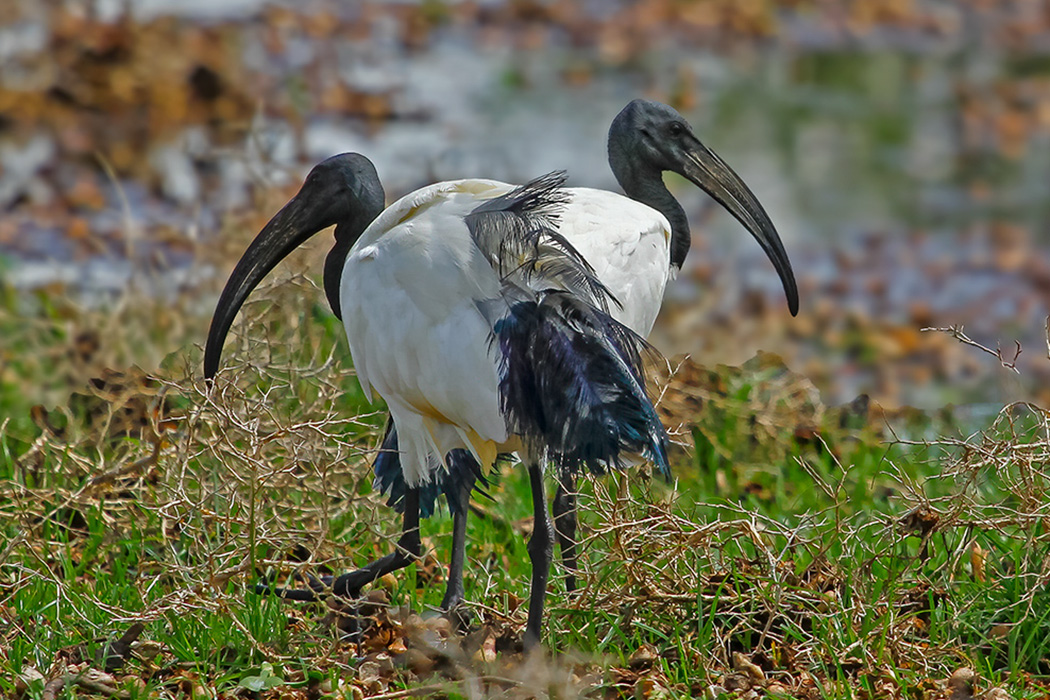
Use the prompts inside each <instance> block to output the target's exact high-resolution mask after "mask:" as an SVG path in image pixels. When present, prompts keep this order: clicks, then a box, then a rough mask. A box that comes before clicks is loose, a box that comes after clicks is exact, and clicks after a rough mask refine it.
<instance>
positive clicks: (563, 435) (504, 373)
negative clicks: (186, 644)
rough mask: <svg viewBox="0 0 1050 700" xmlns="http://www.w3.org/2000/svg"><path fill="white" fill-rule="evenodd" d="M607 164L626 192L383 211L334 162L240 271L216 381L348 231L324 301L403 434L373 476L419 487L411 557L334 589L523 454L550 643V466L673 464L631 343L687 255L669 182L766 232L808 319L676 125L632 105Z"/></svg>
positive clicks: (409, 517) (704, 154)
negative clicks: (253, 315)
mask: <svg viewBox="0 0 1050 700" xmlns="http://www.w3.org/2000/svg"><path fill="white" fill-rule="evenodd" d="M609 153H610V163H611V164H612V167H613V170H614V172H615V173H616V175H617V178H618V180H619V181H620V183H621V185H622V186H623V187H624V189H625V191H626V192H627V194H628V195H629V196H628V197H622V196H619V195H614V194H610V193H608V192H603V191H598V190H587V189H566V188H563V187H562V178H561V177H560V176H556V175H550V176H545V177H543V178H539V179H537V180H534V181H532V182H530V183H528V184H526V185H524V186H521V187H513V186H511V185H506V184H503V183H498V182H493V181H488V180H461V181H456V182H448V183H439V184H437V185H433V186H430V187H426V188H423V189H421V190H418V191H416V192H413V193H411V194H409V195H407V196H406V197H403V198H402V199H401V200H399V201H398V202H396V203H395V204H393V205H391V207H390V208H388V209H386V210H385V211H382V206H383V193H382V187H381V186H380V183H379V180H378V177H377V176H376V173H375V170H374V168H373V167H372V165H371V163H369V162H368V161H367V159H365V158H364V157H363V156H360V155H356V154H344V155H342V156H335V157H333V158H331V159H329V160H327V161H325V162H323V163H321V164H320V165H318V166H317V167H316V168H315V169H314V170H313V171H311V173H310V175H309V176H308V177H307V179H306V181H305V183H304V185H303V187H302V189H301V190H300V192H299V193H298V194H297V195H296V196H295V198H293V199H292V200H291V201H290V202H289V203H288V204H287V205H286V206H285V207H284V208H283V209H282V210H281V211H280V212H279V213H278V214H277V215H276V216H275V217H274V218H273V219H272V220H271V221H270V222H269V223H268V224H267V226H266V227H265V228H264V229H263V231H262V232H261V233H260V234H259V236H258V237H257V238H256V240H255V241H253V243H252V245H251V246H250V247H249V249H248V250H247V251H246V253H245V255H244V256H243V257H242V259H241V261H240V262H239V263H238V264H237V267H236V268H235V270H234V272H233V273H232V275H231V278H230V280H229V282H228V283H227V286H226V289H225V290H224V291H223V295H222V297H221V298H220V300H219V304H218V307H217V309H216V314H215V317H214V318H213V321H212V327H211V330H210V332H209V336H208V344H207V348H206V351H205V374H206V376H208V377H211V376H213V375H214V373H215V372H216V370H217V368H218V362H219V356H220V353H221V348H222V342H223V340H224V338H225V335H226V333H227V331H228V329H229V327H230V325H231V323H232V321H233V318H234V317H235V315H236V313H237V311H238V309H239V308H240V306H241V304H242V303H243V301H244V299H245V298H246V297H247V295H248V294H249V293H250V292H251V290H252V289H253V288H254V287H255V286H256V285H257V284H258V283H259V281H261V279H262V278H263V277H264V276H265V275H266V273H267V272H268V271H269V270H271V269H272V268H273V267H274V266H275V265H276V264H277V263H278V262H279V261H280V260H281V259H283V257H285V256H286V255H287V254H288V253H289V252H290V251H291V250H292V249H294V248H295V247H296V246H297V245H299V243H301V242H302V241H303V240H305V239H306V238H308V237H310V236H312V235H313V234H314V233H316V232H318V231H320V230H322V229H324V228H326V227H328V226H331V225H333V224H334V225H335V226H336V231H335V239H336V243H335V246H334V248H333V250H332V251H331V252H330V253H329V256H328V258H327V260H326V264H325V277H324V284H325V292H326V295H327V296H328V299H329V302H330V304H331V305H332V308H333V311H334V312H335V313H336V315H337V316H340V318H341V319H342V320H343V322H344V325H345V327H346V331H347V338H348V341H349V344H350V348H351V354H352V355H353V359H354V364H355V367H356V369H357V373H358V376H359V378H360V380H361V382H362V385H363V387H364V389H365V391H366V392H367V393H368V395H369V396H371V392H372V391H373V390H374V391H375V392H376V393H378V394H379V395H380V396H382V397H383V398H384V399H385V400H386V401H387V404H388V405H389V407H390V411H391V415H392V418H393V426H394V428H395V429H396V433H394V432H393V431H391V433H390V435H388V442H390V440H389V438H393V444H396V445H397V450H396V452H394V453H393V454H392V458H390V459H387V460H386V461H385V462H383V465H384V466H383V467H382V469H381V468H380V464H379V462H378V461H377V465H376V474H377V482H378V483H379V484H380V485H381V486H384V487H389V488H392V489H393V490H394V491H395V492H396V491H397V489H399V488H400V489H403V491H404V495H403V500H402V505H403V507H404V514H405V516H404V517H405V521H404V532H403V535H402V537H401V540H399V543H398V551H397V552H395V553H394V554H391V555H389V556H387V557H384V558H383V559H380V560H379V561H376V562H373V563H372V564H369V565H368V566H366V567H363V568H362V569H359V570H357V571H355V572H351V573H349V574H344V575H343V576H340V577H339V578H337V579H336V581H335V582H334V584H333V591H334V592H335V593H336V594H340V595H346V596H349V597H356V596H357V595H359V593H360V590H361V588H362V587H363V586H364V585H366V584H367V583H369V582H371V581H372V580H374V579H375V578H376V577H378V576H381V575H383V574H384V573H386V572H388V571H391V570H393V569H396V568H399V567H401V566H404V565H405V564H406V563H408V562H409V561H411V560H413V559H414V558H415V557H417V556H418V555H419V549H420V544H419V533H418V519H419V512H420V497H421V493H422V494H423V496H424V498H428V497H429V498H432V497H433V496H432V494H433V493H434V485H435V484H437V483H441V486H442V488H443V489H444V490H445V492H446V493H447V494H451V493H453V492H457V491H458V492H460V493H462V492H463V491H465V492H466V494H467V495H468V496H469V490H470V487H471V486H472V484H473V483H474V478H475V477H476V476H477V475H478V474H480V473H484V470H485V469H487V468H488V467H490V466H491V463H492V461H493V460H494V459H495V458H496V455H497V454H501V453H507V452H512V451H513V452H517V453H518V454H519V456H520V457H521V458H522V460H523V461H524V462H525V464H526V467H527V468H528V470H529V474H530V481H531V483H532V487H533V501H534V509H535V514H536V518H535V522H536V526H535V529H534V533H533V537H532V540H531V541H530V544H529V552H530V557H531V558H532V562H533V576H532V585H531V591H530V608H529V620H528V624H527V627H526V634H525V642H526V645H527V646H531V645H535V644H536V643H538V641H539V636H540V629H541V619H542V606H543V597H544V591H545V588H546V581H547V577H548V574H549V566H550V555H551V550H552V543H553V538H554V533H553V528H552V527H551V522H550V518H549V515H548V513H547V508H546V502H545V497H544V493H543V478H542V465H543V464H544V463H545V462H547V461H548V460H554V461H556V462H557V463H559V464H562V465H565V466H566V467H567V469H568V470H569V471H570V472H571V470H572V469H573V468H575V467H577V466H578V465H581V464H586V465H588V466H590V467H592V468H597V469H601V468H604V467H608V466H620V465H621V464H623V463H624V462H625V461H627V460H628V459H629V458H630V457H632V456H634V455H639V454H640V455H642V456H644V457H646V458H648V459H651V460H653V461H654V462H655V463H656V464H657V465H658V466H660V467H661V469H666V455H665V452H664V446H665V444H666V435H665V434H664V431H663V427H662V426H661V425H660V423H659V420H658V419H657V417H656V414H655V411H654V410H653V407H652V405H651V404H650V403H649V400H648V398H647V397H646V394H645V389H644V378H643V374H642V370H641V362H640V350H641V349H642V348H643V341H642V340H641V338H640V336H639V335H638V334H637V333H635V332H633V331H632V330H631V328H633V329H635V331H638V332H640V333H647V332H648V331H649V329H650V328H651V326H652V323H653V321H654V319H655V317H656V315H657V313H658V311H659V307H660V302H661V298H662V295H663V290H664V287H665V285H666V283H667V280H668V279H669V278H670V276H672V275H673V273H674V271H675V270H676V269H677V268H678V267H680V265H681V264H682V261H683V260H684V257H685V253H686V252H687V250H688V246H689V232H688V223H687V221H686V219H685V215H684V212H683V211H682V209H681V207H680V206H679V205H678V203H677V202H676V201H675V200H674V198H673V197H672V196H671V195H670V193H669V192H668V191H667V189H666V187H664V185H663V183H662V181H661V177H660V175H661V172H662V171H664V170H673V171H675V172H679V173H681V174H682V175H684V176H685V177H687V178H689V179H690V180H692V181H693V182H694V183H696V184H697V185H698V186H700V187H702V188H703V189H705V190H706V191H707V192H709V193H710V194H711V195H712V196H714V197H715V199H716V200H718V201H719V202H720V203H721V204H723V206H725V207H726V208H727V209H729V210H730V211H731V212H732V213H733V214H734V215H735V216H736V217H737V218H738V219H739V220H740V221H741V222H742V223H743V224H744V225H745V226H746V227H747V228H748V229H749V230H750V231H751V232H752V234H753V235H754V236H755V237H756V239H757V240H758V241H759V243H760V244H761V245H762V246H763V248H764V249H765V250H766V251H767V254H769V256H770V258H771V259H772V261H773V263H774V265H775V266H776V268H777V271H778V272H779V273H780V276H781V278H782V280H783V282H784V285H785V290H786V291H787V293H788V301H789V307H790V308H791V310H792V312H793V313H794V312H795V311H796V310H797V305H798V300H797V291H796V288H795V283H794V278H793V276H792V272H791V267H790V263H789V262H788V259H787V256H786V254H785V252H784V249H783V246H782V244H781V243H780V240H779V237H778V236H777V234H776V231H775V229H774V228H773V226H772V224H771V223H770V222H769V218H768V216H766V214H765V212H764V211H763V210H762V208H761V206H760V205H759V204H758V202H757V200H756V199H755V197H754V195H753V194H752V193H751V192H750V190H748V188H747V187H746V186H745V185H744V184H743V182H741V181H740V179H739V178H738V177H737V176H736V175H735V174H734V173H733V172H732V170H730V169H729V168H728V166H726V165H725V164H724V163H723V162H722V161H721V159H719V158H718V157H717V156H715V155H714V154H713V153H711V152H710V151H709V150H708V149H706V148H705V147H704V146H703V145H702V144H700V142H699V141H698V140H697V139H696V138H695V136H693V135H692V132H691V130H690V129H689V127H688V125H687V124H686V123H685V122H684V120H683V119H682V118H681V117H680V115H678V114H677V112H674V110H672V109H670V108H669V107H666V106H664V105H659V104H658V103H652V102H643V101H637V100H636V101H635V102H632V103H631V104H630V105H628V106H627V107H626V108H625V109H624V110H623V111H622V112H621V113H620V115H619V116H618V117H617V118H616V120H615V121H614V123H613V127H612V129H611V130H610V140H609ZM380 212H381V213H380ZM617 317H618V318H620V319H622V321H623V323H620V322H619V321H617V320H616V318H617ZM624 324H626V325H624ZM392 468H396V471H397V473H396V474H394V475H391V474H390V473H389V472H388V471H387V470H389V469H392ZM428 494H430V495H428ZM465 500H466V499H465V498H464V499H462V501H461V502H463V503H465ZM450 502H451V501H450ZM556 505H557V499H556ZM563 506H564V504H563ZM465 513H466V509H465V507H460V508H456V509H455V510H454V515H455V516H456V519H455V524H454V543H453V561H452V565H451V567H450V574H451V575H450V582H449V592H448V593H447V594H446V603H448V602H450V598H451V599H452V602H457V601H456V600H455V599H456V598H457V597H461V595H462V578H461V576H462V566H463V538H464V533H465ZM564 544H565V543H564V542H563V545H564ZM457 579H458V581H457ZM454 584H455V585H454ZM455 587H458V590H453V589H454V588H455ZM295 593H302V594H303V595H301V596H298V595H293V594H295ZM285 595H286V596H287V597H293V598H295V597H299V598H302V599H312V598H314V597H316V596H315V595H314V593H313V592H310V591H302V592H296V591H286V592H285Z"/></svg>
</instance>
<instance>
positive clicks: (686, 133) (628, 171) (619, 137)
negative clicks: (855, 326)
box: [609, 100, 798, 315]
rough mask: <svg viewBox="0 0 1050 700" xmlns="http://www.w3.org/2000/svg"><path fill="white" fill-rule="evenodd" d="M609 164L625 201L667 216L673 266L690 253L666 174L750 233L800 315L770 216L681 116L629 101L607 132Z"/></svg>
mask: <svg viewBox="0 0 1050 700" xmlns="http://www.w3.org/2000/svg"><path fill="white" fill-rule="evenodd" d="M609 165H610V166H611V167H612V170H613V174H615V175H616V179H617V181H618V182H619V183H620V186H621V187H623V189H624V192H626V193H627V195H628V196H629V197H631V198H632V199H637V200H638V201H640V202H643V203H645V204H648V205H650V206H652V207H654V208H656V209H658V210H659V211H661V212H662V213H663V214H664V215H665V216H667V218H668V220H669V221H670V223H671V226H672V233H673V234H674V236H673V241H672V253H671V263H672V264H673V265H676V266H678V267H681V265H682V263H683V262H684V261H685V256H686V253H688V252H689V242H690V241H689V225H688V222H686V220H685V214H684V212H682V208H681V206H680V205H679V204H678V203H677V202H676V201H675V200H674V198H673V197H672V196H671V195H670V193H669V192H668V191H667V188H666V187H665V186H664V184H663V178H662V173H663V171H665V170H670V171H672V172H676V173H678V174H679V175H681V176H683V177H685V178H687V179H688V180H690V181H691V182H692V183H693V184H695V185H696V186H697V187H699V188H700V189H702V190H704V191H705V192H707V193H708V194H709V195H711V196H712V197H713V198H714V199H715V201H717V202H718V203H719V204H721V205H722V206H723V207H725V208H726V209H727V210H728V211H729V213H731V214H732V215H733V216H735V217H736V219H737V220H738V221H739V222H740V223H741V224H743V225H744V228H746V229H747V230H748V231H750V232H751V235H753V236H754V237H755V240H757V241H758V243H759V245H761V246H762V250H764V251H765V252H766V255H767V256H769V259H770V260H771V261H772V262H773V266H774V267H775V268H776V270H777V273H778V274H779V275H780V280H781V282H782V283H783V284H784V291H785V292H786V293H787V300H788V308H789V309H790V310H791V313H792V315H794V314H797V313H798V288H797V286H796V284H795V276H794V273H793V272H792V270H791V261H790V260H788V256H787V252H786V251H785V250H784V244H783V243H781V241H780V236H779V235H778V234H777V230H776V228H775V227H774V226H773V222H772V221H770V219H769V215H768V214H766V211H765V209H763V208H762V205H761V204H760V203H759V201H758V199H757V198H756V197H755V195H754V193H752V192H751V190H750V189H749V188H748V186H747V185H746V184H744V181H743V180H741V179H740V176H739V175H737V174H736V173H735V172H733V170H732V168H730V167H729V166H728V165H726V163H725V162H724V161H723V160H722V159H721V158H719V157H718V155H716V154H715V153H714V152H713V151H712V150H710V149H709V148H707V147H706V146H705V145H704V144H702V143H701V142H700V139H698V138H697V137H696V136H695V135H694V134H693V129H692V127H690V126H689V123H688V122H687V121H686V120H685V118H684V117H682V115H681V114H679V113H678V112H677V111H675V110H674V109H673V108H671V107H668V106H667V105H665V104H661V103H659V102H653V101H651V100H633V101H632V102H631V103H630V104H628V105H627V106H626V107H624V108H623V110H622V111H621V112H620V113H619V114H618V115H616V118H615V119H614V120H613V123H612V126H611V127H610V128H609Z"/></svg>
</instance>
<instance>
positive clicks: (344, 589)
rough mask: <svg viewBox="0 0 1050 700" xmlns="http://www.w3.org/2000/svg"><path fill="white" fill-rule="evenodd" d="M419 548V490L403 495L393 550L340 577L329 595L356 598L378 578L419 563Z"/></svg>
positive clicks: (420, 548) (411, 490)
mask: <svg viewBox="0 0 1050 700" xmlns="http://www.w3.org/2000/svg"><path fill="white" fill-rule="evenodd" d="M422 551H423V545H422V544H421V543H420V540H419V489H418V488H410V489H408V490H407V491H405V521H404V526H403V527H402V529H401V537H400V538H399V539H398V541H397V550H396V551H394V552H392V553H390V554H388V555H386V556H385V557H383V558H382V559H377V560H376V561H374V562H372V563H371V564H368V565H367V566H363V567H361V568H360V569H358V570H357V571H351V572H350V573H348V574H342V575H341V576H339V578H337V579H336V580H335V582H334V583H333V584H332V593H334V594H335V595H337V596H339V597H340V598H350V599H353V598H360V597H361V589H362V588H364V587H365V586H367V585H368V584H370V583H372V581H375V580H376V579H377V578H379V577H380V576H386V575H387V574H389V573H390V572H392V571H397V570H398V569H403V568H405V567H406V566H408V565H409V564H411V563H412V562H414V561H416V560H417V559H419V557H420V555H421V554H422Z"/></svg>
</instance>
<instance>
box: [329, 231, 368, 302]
mask: <svg viewBox="0 0 1050 700" xmlns="http://www.w3.org/2000/svg"><path fill="white" fill-rule="evenodd" d="M372 218H374V217H372ZM372 218H369V219H368V220H367V221H363V220H354V221H353V222H344V223H341V224H339V225H338V226H336V227H335V245H334V246H332V249H331V250H330V251H328V255H327V256H326V257H325V259H324V294H325V296H326V297H328V305H329V306H330V307H332V313H333V314H335V317H336V318H338V319H339V320H340V321H342V320H343V312H342V309H341V308H340V304H339V281H340V280H341V279H342V278H343V267H344V266H345V265H346V256H347V255H349V254H350V249H351V248H352V247H353V246H354V243H356V242H357V239H358V238H360V237H361V234H362V233H364V230H365V229H366V228H368V224H370V223H372Z"/></svg>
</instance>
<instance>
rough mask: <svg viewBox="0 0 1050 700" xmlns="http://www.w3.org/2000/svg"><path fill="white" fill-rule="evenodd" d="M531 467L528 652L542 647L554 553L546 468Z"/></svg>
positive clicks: (526, 633) (526, 638) (526, 630)
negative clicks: (530, 578)
mask: <svg viewBox="0 0 1050 700" xmlns="http://www.w3.org/2000/svg"><path fill="white" fill-rule="evenodd" d="M528 466H529V481H530V482H531V484H532V508H533V525H532V537H531V538H530V539H529V546H528V550H529V559H531V560H532V585H531V587H530V589H529V619H528V622H527V623H526V624H525V639H524V644H525V650H526V651H529V650H531V649H535V648H536V647H537V646H539V644H540V638H541V636H542V635H541V633H542V631H543V601H544V598H545V597H546V595H547V579H548V578H549V577H550V573H551V557H552V555H553V553H554V528H553V527H552V525H551V518H550V514H549V513H548V512H547V496H546V494H545V493H544V491H543V467H541V466H540V462H539V461H530V463H529V465H528Z"/></svg>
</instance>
